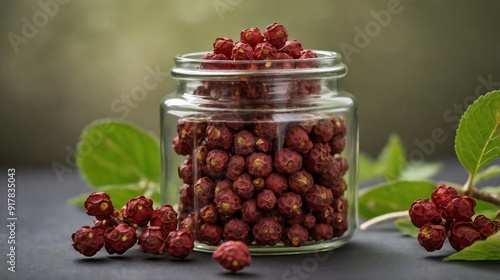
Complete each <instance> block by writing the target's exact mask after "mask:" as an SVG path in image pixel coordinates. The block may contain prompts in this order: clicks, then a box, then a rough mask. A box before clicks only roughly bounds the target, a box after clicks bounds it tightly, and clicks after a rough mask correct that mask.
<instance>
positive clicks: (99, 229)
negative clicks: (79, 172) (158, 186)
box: [71, 192, 194, 259]
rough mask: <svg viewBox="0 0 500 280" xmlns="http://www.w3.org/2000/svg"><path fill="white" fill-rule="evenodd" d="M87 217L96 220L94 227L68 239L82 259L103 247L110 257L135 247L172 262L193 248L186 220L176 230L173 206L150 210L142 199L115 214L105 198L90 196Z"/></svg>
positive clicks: (150, 204) (97, 194)
mask: <svg viewBox="0 0 500 280" xmlns="http://www.w3.org/2000/svg"><path fill="white" fill-rule="evenodd" d="M84 206H85V209H86V211H87V214H88V215H90V216H94V217H96V220H94V226H92V227H90V226H83V227H82V228H81V229H79V230H78V231H76V232H75V233H73V234H72V235H71V239H72V240H73V248H74V249H75V250H76V251H78V252H79V253H81V254H83V255H84V256H87V257H90V256H93V255H95V254H96V253H97V252H98V251H99V250H100V249H101V248H102V247H103V246H104V248H105V249H106V251H107V252H108V253H109V254H119V255H121V254H123V253H125V252H126V251H127V250H128V249H130V248H132V247H133V246H134V245H135V244H136V243H137V244H139V245H140V250H141V251H142V252H145V253H151V254H155V255H162V254H163V253H164V252H167V253H168V254H169V255H171V256H172V257H175V258H180V259H183V258H185V257H187V256H188V255H189V254H190V253H191V252H192V251H193V247H194V238H193V232H192V230H191V229H192V223H191V224H190V223H189V220H185V221H184V222H183V223H182V224H181V225H180V226H179V229H178V228H177V225H178V219H177V213H176V211H174V209H173V208H172V206H170V205H163V206H160V207H158V208H156V209H153V201H152V200H151V199H148V198H146V197H144V196H139V197H136V198H132V199H130V200H129V201H128V202H127V204H126V205H125V206H124V207H123V208H122V209H121V210H120V211H117V210H116V209H115V208H114V207H113V203H112V202H111V200H110V197H109V195H108V194H106V193H104V192H93V193H91V194H90V195H89V197H88V198H87V200H86V201H85V204H84Z"/></svg>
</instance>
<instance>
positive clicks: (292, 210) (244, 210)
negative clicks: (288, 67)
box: [173, 113, 349, 247]
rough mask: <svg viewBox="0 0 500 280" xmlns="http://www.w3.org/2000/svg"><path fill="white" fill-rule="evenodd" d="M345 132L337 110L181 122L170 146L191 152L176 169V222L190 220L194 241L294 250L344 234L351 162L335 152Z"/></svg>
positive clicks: (182, 120)
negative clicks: (281, 118)
mask: <svg viewBox="0 0 500 280" xmlns="http://www.w3.org/2000/svg"><path fill="white" fill-rule="evenodd" d="M345 135H346V126H345V121H344V119H343V118H342V117H339V116H335V115H332V116H313V117H311V118H310V119H307V121H299V120H295V121H287V122H278V121H275V120H274V119H273V117H272V115H271V114H270V115H266V116H258V118H257V116H256V115H253V114H252V113H249V114H247V115H243V114H240V115H233V116H232V117H231V118H223V117H222V116H218V115H216V114H214V115H212V116H211V118H210V121H207V122H203V121H200V120H199V119H198V120H193V119H189V118H183V119H181V120H179V121H178V123H177V136H176V137H175V139H174V141H173V149H174V150H175V151H176V152H177V153H178V154H180V155H188V157H187V158H186V159H185V160H184V161H183V162H182V164H181V165H180V166H179V168H178V174H179V177H180V179H181V180H182V181H183V183H184V185H183V186H182V187H181V188H180V203H179V213H180V220H181V221H182V219H184V218H189V219H192V220H194V221H195V238H196V240H197V241H199V242H203V243H207V244H210V245H218V244H220V243H221V242H223V241H228V240H234V241H242V242H244V243H246V244H248V245H250V244H256V245H275V244H277V243H279V242H282V243H283V244H285V245H286V246H295V247H298V246H301V245H303V244H304V243H305V242H307V241H308V240H309V241H319V240H330V239H333V238H335V237H340V236H342V235H343V234H344V233H345V232H346V230H347V225H348V223H347V200H346V199H345V198H344V197H343V196H344V192H345V190H346V188H347V185H346V182H345V181H344V179H343V176H344V175H345V173H346V172H347V170H348V168H349V166H348V163H347V160H346V159H345V158H343V157H342V156H341V154H340V153H341V152H342V151H343V149H344V145H345Z"/></svg>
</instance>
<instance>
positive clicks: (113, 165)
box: [78, 120, 160, 187]
mask: <svg viewBox="0 0 500 280" xmlns="http://www.w3.org/2000/svg"><path fill="white" fill-rule="evenodd" d="M78 166H79V168H80V172H81V173H82V175H83V176H84V177H85V179H86V180H87V181H88V182H89V183H90V184H91V185H93V186H95V187H98V186H107V185H126V184H134V183H138V182H140V181H151V182H155V183H158V182H159V178H160V146H159V144H158V140H157V139H155V138H153V137H152V136H151V135H149V134H147V133H146V132H144V131H143V130H141V129H139V128H138V127H136V126H134V125H132V124H129V123H126V122H122V121H116V120H101V121H96V122H94V123H92V124H91V125H90V126H89V127H87V128H86V129H85V130H84V131H83V133H82V139H81V141H80V143H79V144H78Z"/></svg>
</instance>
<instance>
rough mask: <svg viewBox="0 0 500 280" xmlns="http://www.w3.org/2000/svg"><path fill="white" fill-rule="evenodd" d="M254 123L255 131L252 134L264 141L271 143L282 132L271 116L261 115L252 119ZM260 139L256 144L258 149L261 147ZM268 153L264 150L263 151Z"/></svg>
mask: <svg viewBox="0 0 500 280" xmlns="http://www.w3.org/2000/svg"><path fill="white" fill-rule="evenodd" d="M251 121H252V122H253V130H252V132H253V133H254V134H255V136H257V137H260V138H263V139H264V140H267V141H271V140H273V139H275V138H276V137H278V135H280V131H279V129H278V123H277V122H276V121H275V120H274V118H273V117H272V116H271V115H264V114H262V115H261V114H259V115H256V116H254V117H253V118H252V120H251ZM258 142H259V139H258V138H257V139H256V141H255V144H256V145H257V149H259V145H261V144H260V143H258ZM261 151H263V152H266V151H264V150H261Z"/></svg>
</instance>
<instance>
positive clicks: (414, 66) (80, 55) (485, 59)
mask: <svg viewBox="0 0 500 280" xmlns="http://www.w3.org/2000/svg"><path fill="white" fill-rule="evenodd" d="M499 11H500V1H455V0H446V1H444V0H443V1H431V0H429V1H417V0H413V1H395V0H384V1H379V0H377V1H375V0H364V1H347V0H346V1H331V0H330V1H328V0H322V1H319V0H314V1H284V0H282V1H265V0H183V1H131V0H122V1H118V0H115V1H102V0H87V1H77V0H73V1H70V0H59V1H57V0H40V1H20V0H8V1H2V9H1V11H0V15H1V19H0V22H1V25H0V29H1V34H2V39H1V43H0V54H1V60H0V62H1V67H2V68H1V76H0V94H1V98H0V118H1V122H0V131H1V137H0V150H1V151H2V154H1V157H0V165H2V166H7V165H8V166H47V167H48V166H50V165H51V164H52V163H53V162H60V163H62V164H65V162H66V160H67V157H68V155H69V154H71V151H72V150H74V148H75V146H76V143H77V142H78V139H79V136H80V132H81V131H82V129H83V128H84V127H85V126H86V125H88V124H89V123H90V122H92V121H93V120H96V119H101V118H120V119H124V120H126V121H130V122H132V123H134V124H137V125H139V126H141V127H143V128H144V129H146V130H149V131H151V132H152V133H153V134H156V135H159V103H160V100H161V99H162V97H163V96H164V95H166V94H168V93H170V92H172V91H173V90H174V89H175V83H174V81H173V80H172V79H171V78H169V77H159V78H158V77H157V78H158V81H159V83H158V85H157V86H156V87H154V88H153V89H151V90H148V91H147V95H146V96H145V97H144V98H142V99H141V100H140V101H130V100H129V101H128V102H129V103H126V101H125V99H126V98H127V96H129V95H130V93H131V91H132V89H133V88H134V87H135V86H138V85H141V84H142V81H143V79H144V78H145V76H148V75H151V74H150V71H154V70H156V69H159V71H161V72H168V71H169V69H170V68H171V67H172V66H173V62H172V57H173V56H174V55H175V54H178V53H184V52H191V51H200V50H208V49H209V48H210V47H211V45H212V43H213V41H214V39H215V38H216V37H220V36H229V37H232V38H236V40H237V38H238V36H239V31H241V30H242V29H244V28H248V27H259V28H260V29H261V30H264V28H265V27H266V26H267V25H268V24H270V23H272V22H275V21H277V22H280V23H282V24H284V25H285V26H286V27H287V29H288V31H289V34H290V38H291V39H293V38H297V39H300V41H301V42H302V45H303V46H304V47H305V48H311V49H325V50H332V51H337V52H340V53H341V54H342V55H343V56H344V61H345V63H346V65H347V66H348V68H349V73H348V75H347V76H346V77H345V78H344V79H343V80H342V87H343V88H344V89H345V90H347V91H350V92H352V93H354V94H355V95H356V96H357V97H358V100H359V104H360V111H359V117H360V139H361V141H360V149H361V150H362V151H365V152H367V153H369V154H371V155H376V154H378V152H379V150H380V149H381V147H382V146H383V145H384V143H385V142H386V140H387V138H388V136H389V135H390V134H391V133H397V134H399V135H400V136H401V138H402V140H403V142H404V144H405V146H406V148H407V150H408V153H409V154H410V157H412V152H413V157H414V158H415V157H417V155H418V156H420V155H424V157H425V158H426V159H433V158H437V157H442V156H446V155H452V154H453V138H454V135H455V126H456V124H457V121H458V116H460V115H461V113H462V112H463V110H464V108H465V106H466V105H468V104H470V103H471V102H472V101H473V100H474V99H476V97H477V96H478V95H479V94H484V93H486V92H488V91H490V90H491V89H493V88H500V20H498V12H499ZM389 17H390V18H389ZM151 69H153V70H151ZM122 98H125V99H122ZM120 108H121V109H120ZM432 137H434V138H435V139H434V140H432ZM436 139H437V140H436ZM416 159H418V158H416Z"/></svg>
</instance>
